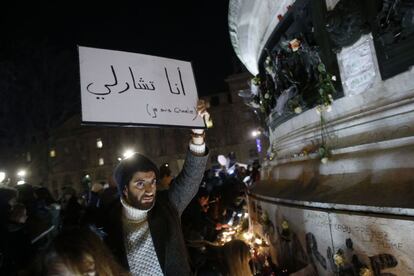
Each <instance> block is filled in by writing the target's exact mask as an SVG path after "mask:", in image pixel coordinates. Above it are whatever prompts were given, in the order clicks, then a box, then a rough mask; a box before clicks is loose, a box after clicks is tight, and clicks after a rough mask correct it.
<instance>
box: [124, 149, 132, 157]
mask: <svg viewBox="0 0 414 276" xmlns="http://www.w3.org/2000/svg"><path fill="white" fill-rule="evenodd" d="M132 155H134V150H132V149H127V150H126V151H125V152H124V154H123V155H122V156H124V159H128V158H130V157H131V156H132Z"/></svg>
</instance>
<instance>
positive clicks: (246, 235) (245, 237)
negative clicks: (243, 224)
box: [243, 232, 253, 240]
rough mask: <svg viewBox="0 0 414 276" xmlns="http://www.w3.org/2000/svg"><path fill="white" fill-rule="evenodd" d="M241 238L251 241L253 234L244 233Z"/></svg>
mask: <svg viewBox="0 0 414 276" xmlns="http://www.w3.org/2000/svg"><path fill="white" fill-rule="evenodd" d="M243 238H244V239H245V240H251V239H252V238H253V234H252V233H251V232H245V233H244V234H243Z"/></svg>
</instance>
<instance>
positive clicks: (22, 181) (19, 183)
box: [17, 180, 26, 185]
mask: <svg viewBox="0 0 414 276" xmlns="http://www.w3.org/2000/svg"><path fill="white" fill-rule="evenodd" d="M24 183H26V182H25V181H24V180H19V181H17V185H23V184H24Z"/></svg>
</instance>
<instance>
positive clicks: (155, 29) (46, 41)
mask: <svg viewBox="0 0 414 276" xmlns="http://www.w3.org/2000/svg"><path fill="white" fill-rule="evenodd" d="M83 2H89V4H88V6H85V5H84V3H82V4H81V3H76V2H75V1H54V2H51V3H43V4H38V3H33V2H32V3H30V2H29V3H30V4H27V3H25V2H23V1H14V4H11V5H9V6H8V7H2V16H1V17H0V28H1V29H0V34H1V40H0V115H1V116H0V138H3V139H4V138H5V137H6V136H7V137H8V138H9V139H10V138H13V137H16V136H27V135H28V134H29V135H30V132H31V131H34V130H39V129H41V130H45V129H48V128H50V127H53V126H55V125H56V123H60V120H61V119H62V118H65V117H67V116H68V115H70V114H69V113H76V112H79V111H80V103H79V94H80V91H79V67H78V66H79V65H78V55H77V48H76V45H82V46H90V47H97V48H104V49H113V50H121V51H129V52H136V53H143V54H150V55H157V56H164V57H169V58H174V59H182V60H187V61H191V62H193V68H194V72H195V77H196V81H197V86H198V89H199V95H208V94H214V93H218V92H222V91H225V90H226V85H225V82H224V78H225V77H226V76H228V75H229V74H231V73H232V72H233V71H234V65H233V64H235V63H237V62H235V61H236V60H237V58H236V57H235V54H234V51H233V49H232V46H231V44H230V39H229V34H228V26H227V11H228V1H225V0H214V1H111V2H109V3H105V2H103V1H101V2H96V3H95V4H93V3H92V2H91V1H83ZM91 3H92V4H91ZM16 124H18V127H16ZM13 126H14V129H12V128H13Z"/></svg>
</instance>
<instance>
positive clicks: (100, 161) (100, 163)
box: [99, 157, 105, 166]
mask: <svg viewBox="0 0 414 276" xmlns="http://www.w3.org/2000/svg"><path fill="white" fill-rule="evenodd" d="M103 164H105V162H104V159H103V158H102V157H101V158H99V166H102V165H103Z"/></svg>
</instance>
